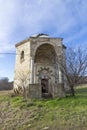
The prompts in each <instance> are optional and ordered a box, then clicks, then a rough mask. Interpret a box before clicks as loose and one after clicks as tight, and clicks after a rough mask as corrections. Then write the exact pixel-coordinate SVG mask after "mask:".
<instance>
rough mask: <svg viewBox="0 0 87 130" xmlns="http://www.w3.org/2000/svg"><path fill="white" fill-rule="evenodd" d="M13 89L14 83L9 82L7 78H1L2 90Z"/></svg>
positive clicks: (0, 88) (0, 85)
mask: <svg viewBox="0 0 87 130" xmlns="http://www.w3.org/2000/svg"><path fill="white" fill-rule="evenodd" d="M11 89H13V81H12V82H9V79H8V78H7V77H4V78H0V90H11Z"/></svg>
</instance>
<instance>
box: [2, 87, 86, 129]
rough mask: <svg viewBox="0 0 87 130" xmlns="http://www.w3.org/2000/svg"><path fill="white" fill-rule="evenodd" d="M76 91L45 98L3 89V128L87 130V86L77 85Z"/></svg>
mask: <svg viewBox="0 0 87 130" xmlns="http://www.w3.org/2000/svg"><path fill="white" fill-rule="evenodd" d="M75 91H76V96H75V97H70V96H68V97H66V98H62V99H59V98H55V99H43V100H35V99H34V100H30V99H24V98H23V97H20V96H17V97H9V95H8V94H7V93H6V92H5V93H4V92H3V94H2V92H0V106H1V107H0V112H1V113H2V114H1V118H2V120H3V123H1V124H0V129H4V127H6V130H9V129H10V130H13V129H15V130H27V129H29V130H43V128H45V127H48V128H49V130H58V129H59V130H69V129H73V130H86V129H87V86H81V87H80V86H79V87H76V90H75ZM2 95H3V96H2ZM5 108H6V109H5ZM3 113H4V114H3Z"/></svg>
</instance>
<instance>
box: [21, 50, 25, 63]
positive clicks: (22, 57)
mask: <svg viewBox="0 0 87 130" xmlns="http://www.w3.org/2000/svg"><path fill="white" fill-rule="evenodd" d="M20 60H21V62H23V61H24V51H22V52H21V57H20Z"/></svg>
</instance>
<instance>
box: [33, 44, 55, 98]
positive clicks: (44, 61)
mask: <svg viewBox="0 0 87 130" xmlns="http://www.w3.org/2000/svg"><path fill="white" fill-rule="evenodd" d="M55 61H56V52H55V49H54V47H53V46H52V45H50V44H43V45H40V46H39V47H38V49H37V50H36V54H35V61H34V63H35V70H36V72H35V73H36V74H35V75H37V79H36V80H37V81H38V82H39V83H40V84H41V90H42V96H44V95H52V93H53V84H54V82H55V77H54V76H53V75H54V73H55Z"/></svg>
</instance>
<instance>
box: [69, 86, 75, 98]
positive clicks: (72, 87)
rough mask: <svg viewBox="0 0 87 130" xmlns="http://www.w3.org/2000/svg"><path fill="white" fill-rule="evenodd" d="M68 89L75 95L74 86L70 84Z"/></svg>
mask: <svg viewBox="0 0 87 130" xmlns="http://www.w3.org/2000/svg"><path fill="white" fill-rule="evenodd" d="M70 89H71V96H75V90H74V86H73V85H71V86H70Z"/></svg>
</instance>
